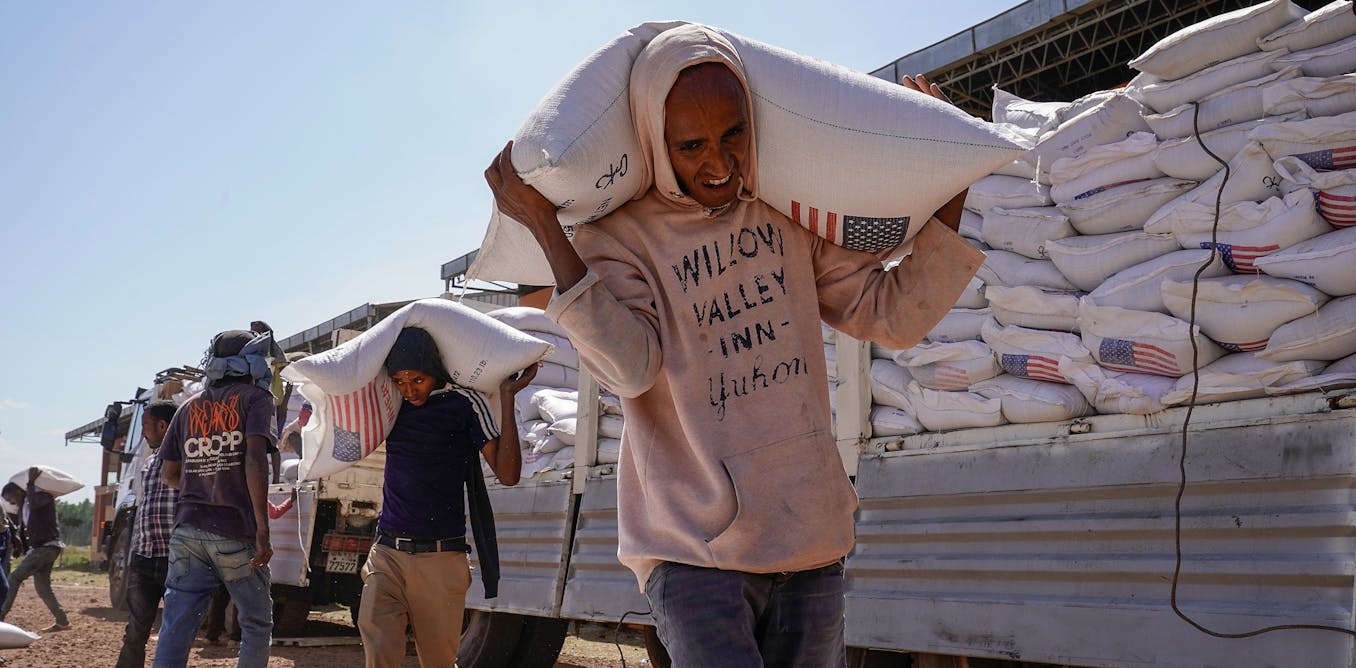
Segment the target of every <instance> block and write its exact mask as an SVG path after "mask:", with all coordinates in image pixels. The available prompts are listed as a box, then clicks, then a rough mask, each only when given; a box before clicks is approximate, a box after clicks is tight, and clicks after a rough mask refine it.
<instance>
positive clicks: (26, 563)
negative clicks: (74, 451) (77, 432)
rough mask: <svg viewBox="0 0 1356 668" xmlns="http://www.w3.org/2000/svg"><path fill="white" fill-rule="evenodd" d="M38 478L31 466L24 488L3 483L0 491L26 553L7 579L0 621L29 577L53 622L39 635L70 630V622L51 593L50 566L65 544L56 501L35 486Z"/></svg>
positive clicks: (38, 471) (12, 605)
mask: <svg viewBox="0 0 1356 668" xmlns="http://www.w3.org/2000/svg"><path fill="white" fill-rule="evenodd" d="M41 475H42V469H40V468H38V467H36V466H34V467H31V468H29V469H28V483H27V485H26V486H20V485H18V484H15V483H13V482H9V483H5V487H4V490H3V492H0V493H3V494H4V496H5V500H6V501H8V502H10V504H12V505H13V506H14V507H16V508H18V509H19V532H20V537H21V538H22V539H23V544H24V546H25V547H26V548H27V550H28V552H27V553H26V554H25V555H24V560H23V561H21V562H19V566H18V567H17V568H15V569H14V573H12V574H11V576H10V578H9V594H8V595H7V596H5V599H4V602H3V603H0V622H3V621H5V616H6V615H8V614H9V611H10V609H11V608H13V607H14V598H15V597H16V596H18V595H19V588H20V587H22V586H23V584H24V580H27V579H28V578H29V577H30V576H31V577H32V578H33V588H34V589H36V590H37V591H38V598H40V599H42V602H43V603H45V604H46V605H47V609H48V610H49V611H50V612H51V613H52V617H53V619H54V621H53V622H52V625H51V626H48V627H47V628H44V629H42V630H41V631H40V632H39V633H52V632H55V631H64V630H66V629H69V628H71V622H70V620H69V619H68V618H67V617H66V611H65V610H63V609H62V607H61V601H58V600H57V597H56V593H55V592H53V591H52V564H55V563H56V560H57V559H58V558H59V557H60V556H61V551H62V550H64V549H65V548H66V544H65V543H63V542H61V527H60V526H59V525H58V523H57V511H56V499H55V498H54V497H53V496H52V495H51V494H49V493H47V492H46V491H45V490H43V489H41V488H39V487H38V486H37V480H38V476H41ZM6 549H8V548H6Z"/></svg>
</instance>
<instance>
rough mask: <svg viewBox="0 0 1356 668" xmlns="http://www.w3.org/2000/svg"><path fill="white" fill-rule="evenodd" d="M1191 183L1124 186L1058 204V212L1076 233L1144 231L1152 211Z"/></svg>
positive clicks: (1165, 180)
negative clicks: (1060, 212) (1065, 217)
mask: <svg viewBox="0 0 1356 668" xmlns="http://www.w3.org/2000/svg"><path fill="white" fill-rule="evenodd" d="M1195 187H1196V182H1195V181H1184V180H1182V179H1173V178H1162V179H1150V180H1148V181H1139V182H1136V183H1127V184H1125V185H1122V186H1116V187H1114V188H1109V189H1107V190H1103V191H1102V192H1099V193H1096V194H1094V195H1090V196H1088V197H1085V198H1083V199H1077V200H1074V201H1072V202H1066V203H1064V204H1061V205H1060V207H1059V209H1060V211H1063V212H1064V215H1066V216H1068V217H1069V223H1070V224H1071V225H1073V227H1074V229H1076V230H1078V233H1079V234H1112V233H1114V232H1131V231H1134V230H1139V229H1143V228H1144V223H1145V221H1146V220H1148V219H1149V216H1150V215H1152V214H1153V213H1154V212H1155V211H1157V210H1158V209H1159V207H1162V206H1163V205H1165V204H1167V203H1168V202H1171V201H1172V200H1174V199H1177V198H1178V197H1181V196H1182V195H1184V194H1185V193H1187V192H1189V191H1190V190H1191V189H1192V188H1195Z"/></svg>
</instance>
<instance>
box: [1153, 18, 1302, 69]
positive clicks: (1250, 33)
mask: <svg viewBox="0 0 1356 668" xmlns="http://www.w3.org/2000/svg"><path fill="white" fill-rule="evenodd" d="M1306 13H1307V12H1305V11H1304V10H1303V9H1302V8H1300V7H1298V6H1296V5H1295V4H1294V3H1293V2H1290V0H1267V2H1262V3H1258V4H1256V5H1253V6H1251V7H1245V8H1243V9H1238V10H1235V11H1232V12H1225V13H1223V14H1220V15H1218V16H1215V17H1212V18H1209V19H1206V20H1204V21H1201V22H1199V23H1195V24H1192V25H1189V26H1187V27H1185V28H1182V29H1181V30H1178V31H1177V32H1174V33H1172V34H1171V35H1168V36H1167V37H1164V38H1163V39H1161V40H1158V42H1157V43H1155V44H1154V45H1153V46H1151V47H1149V49H1148V50H1147V51H1145V52H1144V53H1143V54H1141V55H1140V56H1139V57H1138V58H1135V59H1134V60H1131V61H1130V67H1133V68H1135V69H1137V70H1139V71H1141V72H1148V73H1150V74H1152V75H1154V76H1156V77H1160V78H1162V79H1181V78H1182V77H1185V76H1188V75H1190V74H1192V73H1193V72H1198V71H1200V70H1202V69H1204V68H1206V67H1208V66H1210V65H1213V64H1215V63H1220V62H1224V61H1226V60H1230V59H1232V58H1237V57H1239V56H1241V55H1244V54H1246V53H1249V52H1251V51H1254V50H1256V49H1257V40H1258V39H1260V38H1262V37H1265V36H1267V35H1270V34H1271V33H1273V32H1275V31H1277V30H1279V29H1281V28H1283V27H1285V26H1286V25H1288V24H1290V22H1292V21H1295V20H1297V19H1300V18H1303V17H1304V15H1305V14H1306Z"/></svg>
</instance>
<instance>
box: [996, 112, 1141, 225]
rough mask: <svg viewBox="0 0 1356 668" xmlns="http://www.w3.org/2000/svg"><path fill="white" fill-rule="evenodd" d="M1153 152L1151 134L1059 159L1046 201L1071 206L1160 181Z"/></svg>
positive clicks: (1051, 174)
mask: <svg viewBox="0 0 1356 668" xmlns="http://www.w3.org/2000/svg"><path fill="white" fill-rule="evenodd" d="M1157 148H1158V139H1156V138H1155V137H1154V135H1153V133H1152V132H1136V133H1133V134H1131V135H1130V136H1129V137H1126V138H1125V139H1122V140H1121V141H1118V142H1112V143H1110V144H1105V145H1102V146H1094V147H1092V148H1090V149H1088V150H1087V152H1085V153H1084V154H1083V155H1080V156H1078V157H1076V158H1060V159H1058V160H1056V161H1055V163H1054V164H1053V165H1051V166H1050V183H1051V186H1050V199H1052V200H1054V201H1055V202H1059V203H1064V202H1072V201H1073V200H1075V199H1079V198H1080V197H1090V196H1092V195H1093V194H1095V193H1096V192H1101V191H1103V190H1106V189H1108V188H1112V187H1115V186H1119V185H1124V184H1126V183H1132V182H1135V181H1147V180H1149V179H1156V178H1160V177H1162V176H1163V173H1162V172H1161V171H1159V170H1158V168H1157V167H1155V166H1154V162H1153V154H1154V151H1155V150H1156V149H1157ZM989 245H993V244H992V243H990V244H989Z"/></svg>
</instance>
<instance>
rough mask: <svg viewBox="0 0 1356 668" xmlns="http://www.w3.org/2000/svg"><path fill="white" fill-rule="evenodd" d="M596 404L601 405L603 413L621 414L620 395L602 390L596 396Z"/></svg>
mask: <svg viewBox="0 0 1356 668" xmlns="http://www.w3.org/2000/svg"><path fill="white" fill-rule="evenodd" d="M598 404H599V405H600V406H602V413H603V414H604V415H621V414H622V407H621V397H619V396H617V395H615V394H612V393H611V392H606V391H604V392H602V393H601V394H600V395H599V396H598Z"/></svg>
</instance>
